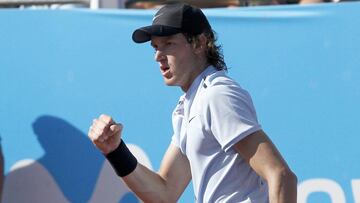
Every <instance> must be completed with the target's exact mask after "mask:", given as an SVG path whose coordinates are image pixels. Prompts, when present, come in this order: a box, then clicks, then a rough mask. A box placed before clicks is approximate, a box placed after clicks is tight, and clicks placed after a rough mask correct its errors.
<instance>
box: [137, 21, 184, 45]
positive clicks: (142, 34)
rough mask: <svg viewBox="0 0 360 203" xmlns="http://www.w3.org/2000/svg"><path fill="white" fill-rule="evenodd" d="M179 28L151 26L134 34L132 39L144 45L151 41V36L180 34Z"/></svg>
mask: <svg viewBox="0 0 360 203" xmlns="http://www.w3.org/2000/svg"><path fill="white" fill-rule="evenodd" d="M180 32H181V30H180V29H179V28H174V27H170V26H165V25H150V26H146V27H142V28H139V29H137V30H135V31H134V33H133V34H132V39H133V41H134V42H136V43H144V42H147V41H150V40H151V36H170V35H174V34H177V33H180Z"/></svg>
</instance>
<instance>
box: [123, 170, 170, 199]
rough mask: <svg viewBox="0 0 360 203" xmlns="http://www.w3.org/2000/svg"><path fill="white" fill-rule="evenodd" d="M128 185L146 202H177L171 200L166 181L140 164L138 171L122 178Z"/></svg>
mask: <svg viewBox="0 0 360 203" xmlns="http://www.w3.org/2000/svg"><path fill="white" fill-rule="evenodd" d="M122 179H123V180H124V182H125V183H126V185H127V186H128V187H129V188H130V189H131V190H132V191H133V192H134V193H135V194H136V195H137V196H138V197H139V198H140V199H141V200H142V201H144V202H172V201H173V202H175V201H176V200H171V197H170V196H167V194H171V193H169V192H168V190H169V189H168V187H167V185H166V180H165V179H163V178H162V177H161V176H160V175H159V174H157V173H155V172H153V171H151V170H150V169H148V168H146V167H145V166H143V165H141V164H140V163H138V165H137V167H136V169H135V170H134V171H133V172H132V173H130V174H129V175H127V176H125V177H122Z"/></svg>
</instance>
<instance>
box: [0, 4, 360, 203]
mask: <svg viewBox="0 0 360 203" xmlns="http://www.w3.org/2000/svg"><path fill="white" fill-rule="evenodd" d="M166 2H168V1H165V0H164V1H161V0H147V1H145V0H142V1H141V0H128V1H125V0H0V7H1V8H0V138H1V142H0V144H1V145H0V152H1V153H0V191H1V192H2V193H0V194H1V195H2V197H1V198H0V199H1V200H2V202H4V203H19V202H30V203H49V202H51V203H67V202H76V203H84V202H89V203H108V202H109V203H112V202H114V203H115V202H116V203H125V202H128V203H133V202H140V200H139V199H138V198H137V197H136V196H135V195H134V194H133V193H132V192H131V191H129V189H128V188H127V187H126V186H125V185H124V184H123V182H122V181H121V180H119V179H118V178H117V177H116V175H115V174H114V172H113V170H112V169H111V167H110V166H109V164H108V163H107V162H106V161H105V160H104V158H103V156H102V155H101V154H100V153H99V152H98V151H97V150H96V149H95V148H94V146H93V145H92V143H91V142H90V141H89V139H88V138H87V131H88V128H89V126H90V125H91V122H92V119H93V118H96V117H98V116H99V114H101V113H106V114H109V115H112V116H113V117H114V119H115V120H117V121H119V122H121V123H123V124H124V126H125V128H124V139H125V140H126V142H127V143H128V144H129V148H130V150H131V151H132V152H133V153H134V154H135V155H136V156H137V158H138V159H139V160H140V162H142V163H143V164H144V165H146V166H148V167H149V168H150V169H152V170H158V169H159V166H160V162H161V159H162V156H163V154H164V152H165V150H166V148H167V146H168V144H169V143H170V140H171V135H172V127H171V113H172V110H173V108H174V107H175V105H176V103H177V101H178V98H179V96H180V95H181V94H182V92H181V91H180V90H179V89H178V88H173V87H167V86H165V85H164V84H163V80H162V78H161V75H160V73H159V70H158V69H159V68H158V65H157V63H156V62H155V61H154V60H153V57H154V56H153V53H154V52H153V49H152V47H151V46H150V45H149V44H135V43H133V42H132V40H131V34H132V32H133V30H134V29H136V28H138V27H140V26H144V25H148V24H150V23H151V19H152V17H153V15H154V14H155V12H156V11H157V9H158V8H159V7H161V5H163V4H164V3H166ZM184 2H187V3H190V4H193V5H196V6H198V7H201V8H203V10H204V13H205V14H206V15H207V16H208V18H209V21H210V23H211V25H212V26H213V29H214V30H215V31H216V32H217V35H218V42H219V43H220V44H221V45H222V46H223V51H224V56H225V61H226V63H227V65H228V67H229V75H230V76H231V77H233V78H234V79H235V80H236V81H238V82H239V83H240V85H241V86H243V88H245V89H247V90H248V91H249V92H250V94H251V95H252V98H253V101H254V104H255V107H256V110H257V114H258V118H259V121H260V123H261V124H262V126H263V128H264V130H265V131H266V132H267V134H268V135H269V136H270V137H271V139H272V140H273V141H274V143H275V144H276V145H277V147H278V148H279V149H280V151H281V152H282V154H283V155H284V157H285V159H286V160H287V162H288V163H289V165H290V167H291V168H292V169H293V171H294V172H295V173H296V174H297V176H298V179H299V184H298V202H299V203H360V172H359V171H360V164H359V163H360V162H359V157H360V147H359V143H360V136H359V130H360V129H359V126H360V122H359V118H358V116H359V115H360V108H359V104H360V68H359V67H360V27H359V25H360V2H358V1H349V0H347V1H345V0H337V1H330V0H328V1H325V0H323V1H322V0H299V1H296V0H221V1H220V0H219V1H218V0H188V1H184ZM179 202H183V203H188V202H194V195H193V191H192V186H191V185H189V187H188V188H187V190H186V191H185V193H184V194H183V196H182V197H181V199H180V200H179Z"/></svg>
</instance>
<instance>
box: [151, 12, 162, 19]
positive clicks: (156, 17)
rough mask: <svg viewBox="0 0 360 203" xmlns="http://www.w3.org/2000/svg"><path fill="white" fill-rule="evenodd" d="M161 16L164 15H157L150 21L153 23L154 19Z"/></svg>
mask: <svg viewBox="0 0 360 203" xmlns="http://www.w3.org/2000/svg"><path fill="white" fill-rule="evenodd" d="M163 14H164V13H160V14H159V15H157V16H154V17H153V19H152V21H155V19H156V18H158V17H160V16H162V15H163Z"/></svg>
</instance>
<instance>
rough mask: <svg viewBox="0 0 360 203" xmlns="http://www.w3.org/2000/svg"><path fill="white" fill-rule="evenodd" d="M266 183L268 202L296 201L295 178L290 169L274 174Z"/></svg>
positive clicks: (286, 202) (291, 202)
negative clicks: (267, 186)
mask: <svg viewBox="0 0 360 203" xmlns="http://www.w3.org/2000/svg"><path fill="white" fill-rule="evenodd" d="M268 185H269V199H270V203H296V198H297V178H296V175H295V174H294V173H293V172H291V171H290V170H284V171H281V172H278V173H276V174H274V175H273V176H272V178H269V179H268Z"/></svg>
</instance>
